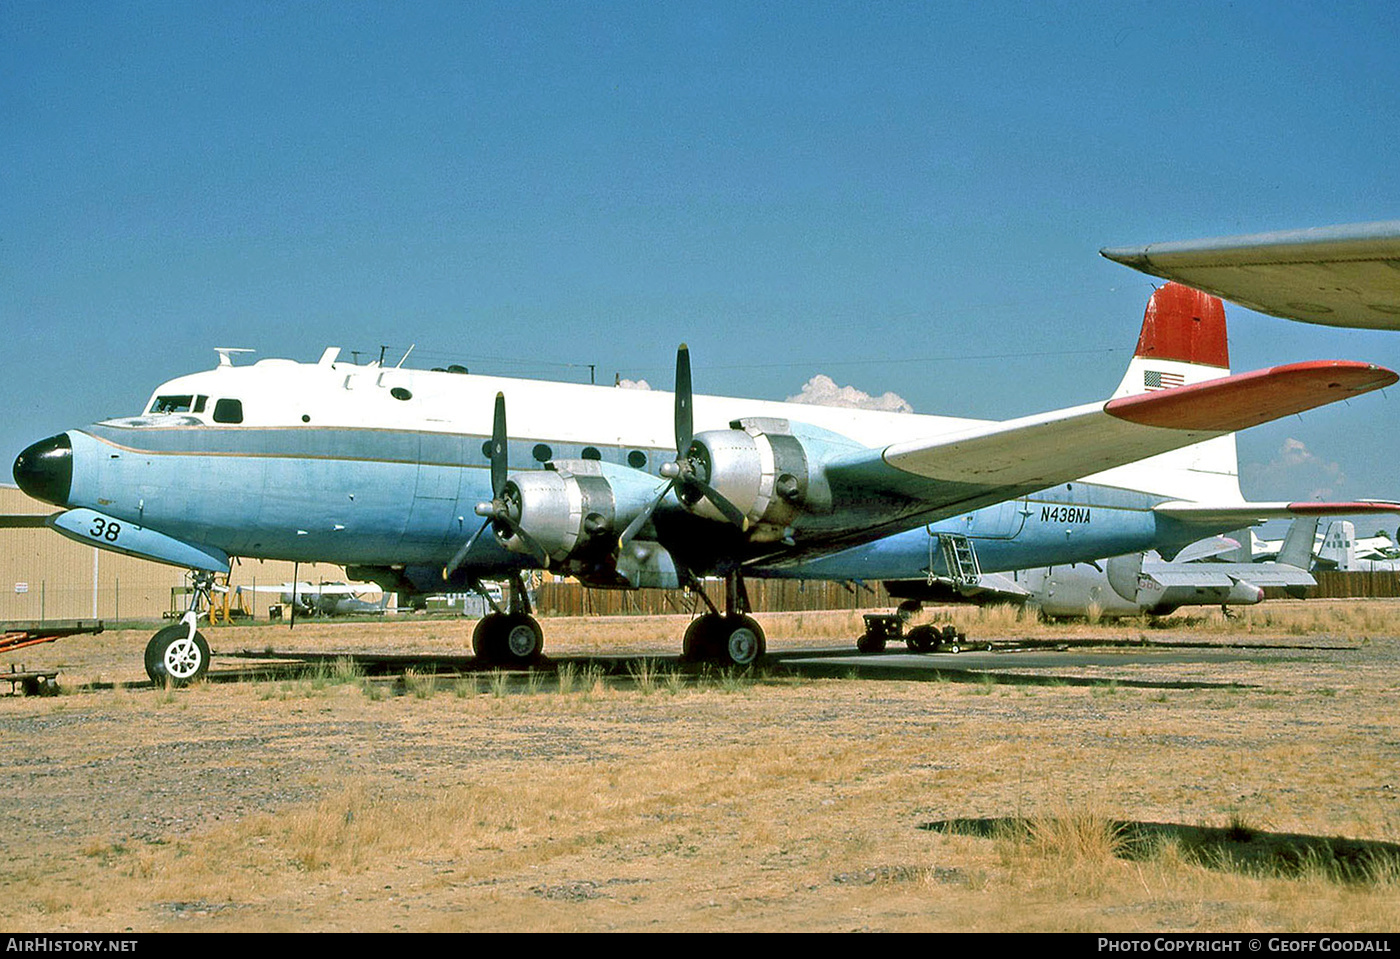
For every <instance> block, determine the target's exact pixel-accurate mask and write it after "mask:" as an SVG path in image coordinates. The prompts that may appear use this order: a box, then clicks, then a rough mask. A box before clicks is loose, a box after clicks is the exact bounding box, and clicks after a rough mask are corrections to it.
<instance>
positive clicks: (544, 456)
mask: <svg viewBox="0 0 1400 959" xmlns="http://www.w3.org/2000/svg"><path fill="white" fill-rule="evenodd" d="M530 453H531V455H533V456H534V457H535V462H537V463H548V462H549V461H550V460H552V459H554V451H553V450H552V449H550V448H549V444H548V443H536V444H535V448H534V449H533V450H531V451H530Z"/></svg>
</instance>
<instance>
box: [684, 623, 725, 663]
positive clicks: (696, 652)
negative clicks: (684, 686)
mask: <svg viewBox="0 0 1400 959" xmlns="http://www.w3.org/2000/svg"><path fill="white" fill-rule="evenodd" d="M722 624H723V618H722V617H720V616H717V615H715V614H714V613H706V614H705V615H704V616H701V617H700V618H698V619H693V620H691V621H690V625H689V626H687V627H686V628H685V638H684V639H682V640H681V658H682V659H683V660H685V661H686V662H687V663H704V662H709V661H711V660H713V659H714V658H715V652H716V648H717V647H718V645H719V643H718V641H717V639H716V637H717V636H718V635H719V632H720V629H719V628H720V626H721V625H722Z"/></svg>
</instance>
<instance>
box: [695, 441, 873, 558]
mask: <svg viewBox="0 0 1400 959" xmlns="http://www.w3.org/2000/svg"><path fill="white" fill-rule="evenodd" d="M730 426H731V428H730V429H727V430H706V431H704V432H702V433H697V434H696V435H695V438H694V442H692V443H691V444H690V450H689V451H688V452H687V454H686V455H687V457H688V458H689V459H690V461H691V463H692V465H693V466H694V470H695V474H696V476H697V477H698V478H699V479H701V480H704V481H705V482H706V483H708V484H709V485H710V486H711V487H713V488H714V489H715V490H716V491H717V492H718V493H719V494H720V495H721V496H723V497H724V498H725V499H727V500H729V502H730V503H732V504H734V506H735V507H737V508H738V510H739V511H740V512H741V513H743V514H744V516H745V518H746V519H747V520H748V523H749V528H750V530H751V533H750V536H751V538H752V539H754V540H759V541H763V540H773V539H779V538H781V537H782V536H783V535H784V531H785V530H786V529H787V528H788V527H790V526H791V525H792V523H793V521H794V520H795V519H796V518H797V517H798V516H799V515H801V514H802V513H804V512H808V513H827V512H830V511H831V490H830V487H829V486H828V485H827V483H826V478H825V475H824V474H823V471H822V465H823V464H824V463H826V462H827V461H829V460H830V459H831V458H833V457H834V456H836V455H839V454H844V453H848V452H850V451H852V450H854V449H859V448H860V446H859V444H857V443H855V442H853V441H852V440H850V439H848V438H846V437H844V436H840V435H838V434H836V433H831V432H829V431H827V430H822V429H818V428H817V427H814V426H808V425H806V424H802V423H792V422H790V421H788V420H782V419H771V418H767V417H754V418H751V419H743V420H736V421H735V422H733V423H731V424H730ZM681 501H682V502H683V503H684V504H685V506H686V508H687V509H689V510H690V511H691V512H693V513H695V514H696V515H697V516H704V517H706V518H707V519H713V520H719V521H721V522H727V520H726V518H725V515H724V514H723V513H722V512H720V511H719V510H718V509H717V508H716V507H715V506H714V504H712V503H711V502H710V501H709V500H707V499H706V498H705V497H704V496H703V495H700V493H699V491H698V490H695V489H691V490H686V489H682V490H681Z"/></svg>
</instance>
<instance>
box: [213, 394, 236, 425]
mask: <svg viewBox="0 0 1400 959" xmlns="http://www.w3.org/2000/svg"><path fill="white" fill-rule="evenodd" d="M214 422H215V423H242V422H243V401H242V400H219V401H218V402H216V403H215V404H214Z"/></svg>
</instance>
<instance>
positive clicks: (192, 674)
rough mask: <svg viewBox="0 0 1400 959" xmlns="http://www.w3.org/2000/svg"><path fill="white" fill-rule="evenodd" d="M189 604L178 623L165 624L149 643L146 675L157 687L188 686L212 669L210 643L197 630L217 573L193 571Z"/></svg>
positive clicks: (147, 645)
mask: <svg viewBox="0 0 1400 959" xmlns="http://www.w3.org/2000/svg"><path fill="white" fill-rule="evenodd" d="M190 579H191V582H192V584H193V586H194V588H193V589H192V590H191V591H190V605H189V608H188V609H186V610H185V614H184V615H183V616H181V617H180V621H179V622H178V623H175V624H172V625H170V626H166V627H165V628H164V629H162V630H160V631H159V632H158V633H156V634H155V635H154V636H152V637H151V641H150V642H149V643H147V644H146V675H147V676H149V677H150V678H151V682H153V683H155V684H156V685H157V686H167V685H168V686H188V685H189V684H190V683H193V682H197V681H199V680H200V679H203V678H204V674H205V673H207V672H209V643H208V641H206V640H205V638H204V634H202V633H201V632H199V630H198V629H196V626H197V625H198V623H199V607H200V604H201V602H203V604H204V605H205V607H206V608H207V607H208V605H209V600H210V591H211V590H212V589H213V586H214V574H213V573H210V572H207V571H206V570H192V571H191V574H190Z"/></svg>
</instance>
